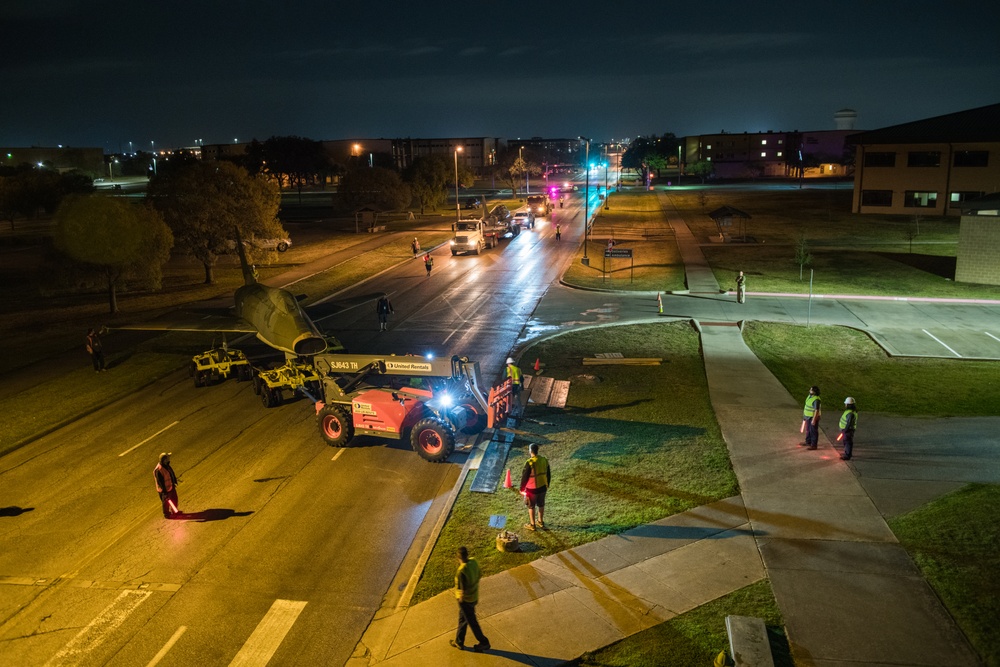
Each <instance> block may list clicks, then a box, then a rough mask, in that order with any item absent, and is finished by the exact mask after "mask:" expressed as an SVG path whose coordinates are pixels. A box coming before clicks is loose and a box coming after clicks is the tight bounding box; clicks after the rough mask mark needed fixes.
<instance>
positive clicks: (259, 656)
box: [229, 600, 307, 667]
mask: <svg viewBox="0 0 1000 667" xmlns="http://www.w3.org/2000/svg"><path fill="white" fill-rule="evenodd" d="M306 604H307V603H306V602H302V601H297V600H275V601H274V604H272V605H271V608H270V609H269V610H268V612H267V613H266V614H265V615H264V618H262V619H261V620H260V623H258V624H257V629H256V630H254V631H253V634H251V635H250V638H249V639H248V640H247V641H246V643H245V644H243V648H241V649H240V652H239V653H237V654H236V657H235V658H233V661H232V662H231V663H229V667H264V665H266V664H267V663H268V662H270V660H271V657H272V656H273V655H274V652H275V651H277V650H278V646H279V645H280V644H281V642H282V640H284V638H285V635H286V634H288V631H289V630H291V629H292V625H293V624H294V623H295V620H296V619H297V618H298V617H299V614H301V613H302V610H303V609H304V608H305V606H306Z"/></svg>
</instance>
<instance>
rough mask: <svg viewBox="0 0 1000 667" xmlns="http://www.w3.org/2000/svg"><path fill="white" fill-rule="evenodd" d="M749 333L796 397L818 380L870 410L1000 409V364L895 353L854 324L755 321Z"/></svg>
mask: <svg viewBox="0 0 1000 667" xmlns="http://www.w3.org/2000/svg"><path fill="white" fill-rule="evenodd" d="M743 337H744V339H745V340H746V343H747V345H748V346H749V347H750V349H751V350H753V352H754V354H756V355H757V357H758V358H759V359H760V360H761V361H762V362H764V365H765V366H767V368H768V370H770V371H771V373H773V374H774V375H775V377H777V378H778V381H779V382H781V384H782V385H783V386H784V387H785V389H787V390H788V392H789V393H790V394H791V395H792V396H795V397H798V396H801V397H803V398H804V397H805V395H806V393H807V392H808V391H809V387H811V386H812V385H814V384H815V385H819V386H820V388H821V389H822V392H823V396H830V397H833V398H832V399H831V400H832V401H834V402H835V401H839V400H842V399H843V397H845V396H853V397H854V398H855V399H856V400H857V402H858V405H859V406H860V407H861V409H862V410H863V411H865V412H880V413H885V414H892V415H899V416H907V417H909V416H926V417H979V416H993V415H997V414H998V407H997V406H1000V382H998V381H997V373H998V372H1000V364H998V363H997V362H994V361H969V360H962V359H918V358H899V357H890V356H889V355H888V354H886V353H885V351H884V350H883V349H882V348H881V347H879V346H878V345H877V344H876V343H875V342H874V341H873V340H872V339H871V338H869V337H868V336H867V335H866V334H864V333H862V332H860V331H857V330H855V329H849V328H847V327H829V326H809V327H807V326H801V325H794V324H774V323H770V322H748V323H747V325H746V328H745V329H744V331H743Z"/></svg>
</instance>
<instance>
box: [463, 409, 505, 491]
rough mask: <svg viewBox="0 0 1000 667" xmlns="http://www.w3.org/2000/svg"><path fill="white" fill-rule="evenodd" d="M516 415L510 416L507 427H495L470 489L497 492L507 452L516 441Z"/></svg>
mask: <svg viewBox="0 0 1000 667" xmlns="http://www.w3.org/2000/svg"><path fill="white" fill-rule="evenodd" d="M515 424H516V420H515V418H514V417H508V418H507V422H506V426H507V429H510V430H507V429H503V430H501V429H494V430H493V437H492V438H491V439H490V443H489V444H488V445H486V452H485V453H484V454H483V458H482V460H481V461H480V462H479V470H478V471H476V478H475V479H474V480H472V486H471V487H470V490H472V491H475V492H476V493H495V492H496V490H497V484H498V483H499V482H500V476H501V475H502V474H503V471H504V464H506V463H507V454H509V453H510V446H511V444H512V443H513V442H514V431H513V429H514V426H515Z"/></svg>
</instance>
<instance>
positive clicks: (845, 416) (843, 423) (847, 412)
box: [840, 410, 858, 430]
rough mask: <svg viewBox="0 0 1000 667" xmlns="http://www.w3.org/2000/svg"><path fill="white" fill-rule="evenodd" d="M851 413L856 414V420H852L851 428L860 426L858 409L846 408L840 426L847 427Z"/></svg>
mask: <svg viewBox="0 0 1000 667" xmlns="http://www.w3.org/2000/svg"><path fill="white" fill-rule="evenodd" d="M850 415H854V421H853V422H851V430H854V429H856V428H857V427H858V411H857V410H844V414H842V415H840V428H841V429H842V430H843V429H845V428H847V420H848V418H849V417H850Z"/></svg>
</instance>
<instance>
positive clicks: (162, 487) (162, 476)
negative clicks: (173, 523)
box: [153, 452, 181, 519]
mask: <svg viewBox="0 0 1000 667" xmlns="http://www.w3.org/2000/svg"><path fill="white" fill-rule="evenodd" d="M153 481H155V482H156V492H157V493H158V494H160V502H161V503H162V504H163V518H164V519H173V518H174V517H175V516H177V515H178V514H180V513H181V511H180V510H179V509H177V475H175V474H174V469H173V468H171V467H170V452H163V453H162V454H160V462H159V463H157V464H156V468H154V469H153Z"/></svg>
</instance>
